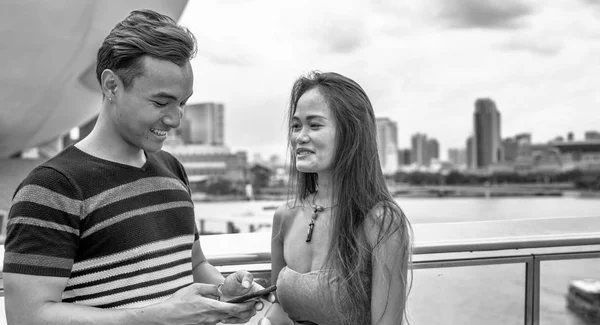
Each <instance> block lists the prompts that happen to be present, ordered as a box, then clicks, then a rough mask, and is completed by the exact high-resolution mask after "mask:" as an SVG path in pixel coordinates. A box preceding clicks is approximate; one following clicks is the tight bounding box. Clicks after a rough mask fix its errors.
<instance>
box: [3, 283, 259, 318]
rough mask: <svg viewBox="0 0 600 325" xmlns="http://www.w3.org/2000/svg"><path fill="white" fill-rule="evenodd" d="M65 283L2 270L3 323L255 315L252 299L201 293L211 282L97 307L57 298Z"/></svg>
mask: <svg viewBox="0 0 600 325" xmlns="http://www.w3.org/2000/svg"><path fill="white" fill-rule="evenodd" d="M66 283H67V279H66V278H60V277H44V276H34V275H24V274H16V273H4V290H5V309H6V317H7V321H8V322H7V324H9V325H13V324H14V325H17V324H18V325H37V324H39V325H42V324H43V325H59V324H61V325H62V324H77V325H93V324H105V325H118V324H122V325H125V324H128V325H137V324H140V325H146V324H189V323H199V324H214V323H215V322H217V321H219V320H222V319H226V318H229V317H231V316H233V315H235V316H236V317H238V318H240V316H242V318H245V317H248V318H249V317H250V316H251V315H253V313H254V310H253V305H254V304H253V303H246V304H224V303H221V302H219V301H216V300H213V299H209V298H205V297H203V296H208V295H217V288H216V286H214V285H203V284H193V285H191V286H188V287H186V288H183V289H181V290H179V291H177V292H176V293H175V294H174V295H173V296H172V297H171V298H169V299H167V300H166V301H164V302H161V303H159V304H154V305H150V306H148V307H144V308H130V309H100V308H94V307H88V306H82V305H77V304H72V303H63V302H61V300H62V292H63V290H64V288H65V285H66ZM244 316H245V317H244Z"/></svg>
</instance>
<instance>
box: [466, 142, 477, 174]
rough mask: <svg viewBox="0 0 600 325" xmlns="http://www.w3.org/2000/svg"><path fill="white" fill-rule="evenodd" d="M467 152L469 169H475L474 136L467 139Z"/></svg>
mask: <svg viewBox="0 0 600 325" xmlns="http://www.w3.org/2000/svg"><path fill="white" fill-rule="evenodd" d="M466 149H467V150H466V151H467V167H468V168H475V152H474V151H475V150H473V136H472V135H471V136H469V137H468V138H467V143H466Z"/></svg>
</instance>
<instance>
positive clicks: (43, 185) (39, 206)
mask: <svg viewBox="0 0 600 325" xmlns="http://www.w3.org/2000/svg"><path fill="white" fill-rule="evenodd" d="M81 209H82V201H81V199H80V198H79V193H78V191H77V190H76V189H75V187H74V186H73V185H72V184H71V182H69V180H68V179H67V178H66V177H65V176H64V175H62V174H61V173H59V172H58V171H56V170H54V169H51V168H47V167H38V168H36V169H35V170H33V171H32V172H31V173H30V174H29V176H28V177H27V178H26V179H25V180H24V181H23V182H22V183H21V184H20V185H19V187H18V188H17V190H16V192H15V195H14V197H13V201H12V204H11V208H10V212H9V215H8V223H7V235H6V241H5V244H4V250H5V253H4V268H3V272H8V273H21V274H31V275H42V276H59V277H69V276H70V274H71V268H72V267H73V261H74V259H75V256H76V253H77V247H78V245H79V231H80V230H79V229H80V227H79V225H80V215H81V213H82V210H81Z"/></svg>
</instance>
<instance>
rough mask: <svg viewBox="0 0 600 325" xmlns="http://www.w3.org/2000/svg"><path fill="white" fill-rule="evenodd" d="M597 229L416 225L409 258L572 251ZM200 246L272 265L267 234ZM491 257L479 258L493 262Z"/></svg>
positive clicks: (582, 224) (579, 222) (221, 261)
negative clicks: (496, 252) (411, 254)
mask: <svg viewBox="0 0 600 325" xmlns="http://www.w3.org/2000/svg"><path fill="white" fill-rule="evenodd" d="M596 229H600V217H580V218H578V217H575V218H574V217H564V218H543V219H517V220H500V221H498V220H496V221H478V222H455V223H443V224H439V223H433V224H415V225H413V230H414V244H413V254H414V255H415V257H418V258H420V259H424V258H427V257H426V256H425V255H429V254H447V253H475V252H478V253H484V252H491V251H505V252H506V251H509V252H510V251H512V250H518V251H521V253H519V254H522V253H523V252H522V251H523V250H529V251H532V252H535V251H536V250H540V249H545V248H546V249H547V248H572V249H574V247H577V246H594V245H600V232H598V231H596ZM200 241H201V243H202V246H203V251H204V252H205V254H206V257H207V258H208V260H209V261H210V262H211V263H215V264H214V265H244V264H260V263H270V251H271V244H270V241H271V238H270V233H264V232H261V233H241V234H224V235H210V236H201V237H200ZM232 243H234V244H232ZM235 243H243V245H239V246H237V245H235ZM490 254H491V253H488V254H487V255H485V254H484V255H483V256H494V255H490ZM508 255H511V254H510V253H509V254H508Z"/></svg>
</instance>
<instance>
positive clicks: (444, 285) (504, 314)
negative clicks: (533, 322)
mask: <svg viewBox="0 0 600 325" xmlns="http://www.w3.org/2000/svg"><path fill="white" fill-rule="evenodd" d="M524 299H525V264H523V263H519V264H502V265H483V266H462V267H451V268H447V267H445V268H435V269H417V270H414V272H413V285H412V290H411V292H410V295H409V298H408V309H407V311H408V316H409V322H410V324H415V325H419V324H428V325H437V324H439V325H447V324H461V325H470V324H472V325H481V324H486V325H496V324H497V325H509V324H515V325H516V324H519V325H522V324H523V319H524V316H525V314H524Z"/></svg>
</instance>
